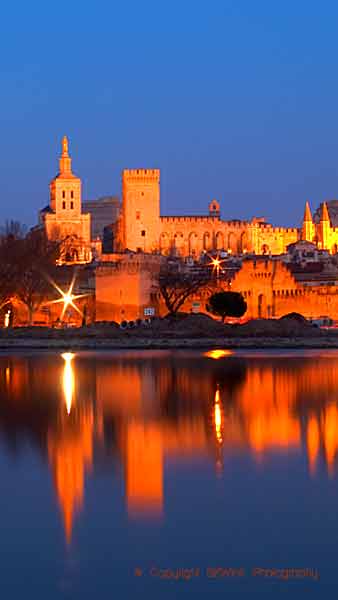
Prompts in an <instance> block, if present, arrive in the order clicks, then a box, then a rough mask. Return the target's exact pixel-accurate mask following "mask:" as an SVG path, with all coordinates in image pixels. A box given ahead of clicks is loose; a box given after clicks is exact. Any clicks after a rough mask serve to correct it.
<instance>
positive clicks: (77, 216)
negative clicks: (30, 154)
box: [40, 136, 91, 263]
mask: <svg viewBox="0 0 338 600" xmlns="http://www.w3.org/2000/svg"><path fill="white" fill-rule="evenodd" d="M49 191H50V201H49V206H47V207H46V208H45V209H43V210H42V211H40V223H41V224H42V225H43V226H44V227H45V231H46V234H47V237H48V238H49V239H51V240H55V241H59V242H61V255H60V260H59V262H60V263H77V262H79V263H83V262H89V261H90V260H91V250H90V242H91V239H90V214H89V213H87V214H83V213H82V206H81V179H80V178H79V177H76V175H74V173H73V172H72V159H71V157H70V156H69V153H68V140H67V138H66V136H65V137H64V138H63V140H62V152H61V157H60V159H59V173H58V174H57V175H56V177H54V179H53V180H52V181H51V183H50V186H49Z"/></svg>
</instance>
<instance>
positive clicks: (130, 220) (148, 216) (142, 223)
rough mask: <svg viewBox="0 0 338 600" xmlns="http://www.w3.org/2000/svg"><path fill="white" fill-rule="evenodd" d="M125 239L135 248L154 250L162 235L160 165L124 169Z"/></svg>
mask: <svg viewBox="0 0 338 600" xmlns="http://www.w3.org/2000/svg"><path fill="white" fill-rule="evenodd" d="M121 224H122V243H123V246H124V248H128V249H129V250H133V251H141V252H155V251H156V250H158V248H159V238H160V171H159V169H125V170H124V171H123V173H122V223H121Z"/></svg>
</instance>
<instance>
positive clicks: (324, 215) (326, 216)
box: [320, 202, 330, 221]
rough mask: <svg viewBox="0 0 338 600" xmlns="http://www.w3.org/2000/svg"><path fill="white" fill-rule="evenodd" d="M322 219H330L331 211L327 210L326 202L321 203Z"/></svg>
mask: <svg viewBox="0 0 338 600" xmlns="http://www.w3.org/2000/svg"><path fill="white" fill-rule="evenodd" d="M320 220H321V221H330V217H329V211H328V210H327V204H326V202H323V203H322V205H321V211H320Z"/></svg>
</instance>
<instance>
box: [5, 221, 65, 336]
mask: <svg viewBox="0 0 338 600" xmlns="http://www.w3.org/2000/svg"><path fill="white" fill-rule="evenodd" d="M59 251H60V244H59V243H58V242H54V241H50V240H48V239H47V236H46V235H45V232H44V231H43V230H41V229H37V230H32V231H30V232H29V233H28V235H27V236H26V237H24V238H22V239H19V240H16V244H15V247H14V253H13V256H12V260H11V262H12V265H13V277H14V282H15V286H14V288H15V295H16V296H17V298H18V299H19V300H21V302H22V303H23V304H24V305H25V306H26V307H27V311H28V323H29V325H32V323H33V317H34V313H35V312H36V311H37V310H38V308H39V307H40V306H41V305H42V304H43V302H44V301H45V300H46V299H47V297H48V295H49V293H50V290H51V283H50V282H51V279H52V278H53V276H54V274H55V270H56V266H55V264H56V259H57V258H58V255H59Z"/></svg>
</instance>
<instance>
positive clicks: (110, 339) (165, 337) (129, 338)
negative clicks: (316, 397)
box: [0, 313, 338, 350]
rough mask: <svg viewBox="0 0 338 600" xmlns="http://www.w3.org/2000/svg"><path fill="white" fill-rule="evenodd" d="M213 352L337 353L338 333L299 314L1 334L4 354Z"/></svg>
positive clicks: (196, 317) (182, 317)
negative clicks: (236, 321) (292, 350)
mask: <svg viewBox="0 0 338 600" xmlns="http://www.w3.org/2000/svg"><path fill="white" fill-rule="evenodd" d="M142 348H144V349H195V348H196V349H210V348H231V349H241V348H251V349H260V348H271V349H272V348H275V349H278V348H288V349H290V348H307V349H311V348H313V349H315V348H318V349H320V348H338V330H336V329H332V330H330V329H320V328H319V327H317V326H314V325H312V324H311V323H309V322H308V321H307V320H306V319H305V318H304V317H302V316H301V315H298V314H296V313H292V314H290V315H286V316H285V317H282V318H281V319H253V320H251V321H247V322H246V323H243V324H234V325H230V324H227V323H225V324H223V323H221V322H219V321H216V320H214V319H212V318H211V317H209V316H207V315H205V314H185V313H179V314H177V315H175V316H167V317H165V318H162V319H154V320H153V321H152V322H151V323H150V324H147V325H140V326H138V327H133V328H128V329H121V328H120V326H119V325H118V324H117V323H110V322H101V323H94V324H92V325H88V326H86V327H80V328H61V329H54V328H49V327H18V328H13V329H12V328H8V329H1V330H0V350H7V349H12V350H22V349H37V350H47V349H48V350H53V349H55V350H58V349H60V350H61V349H62V350H81V349H82V350H95V349H97V350H115V349H116V350H117V349H142Z"/></svg>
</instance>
